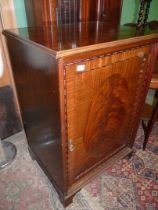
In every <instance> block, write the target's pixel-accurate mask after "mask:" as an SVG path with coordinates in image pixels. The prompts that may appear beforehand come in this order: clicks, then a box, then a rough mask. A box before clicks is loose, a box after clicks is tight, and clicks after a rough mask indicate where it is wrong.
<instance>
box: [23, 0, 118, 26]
mask: <svg viewBox="0 0 158 210" xmlns="http://www.w3.org/2000/svg"><path fill="white" fill-rule="evenodd" d="M25 8H26V16H27V22H28V26H49V25H51V24H54V23H56V22H58V23H62V24H63V23H64V24H65V23H77V22H85V21H103V22H104V21H106V22H110V24H111V25H113V26H114V25H115V26H117V25H118V24H119V22H120V16H121V9H122V0H117V1H116V0H51V1H50V0H38V1H37V0H25Z"/></svg>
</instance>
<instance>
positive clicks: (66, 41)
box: [6, 22, 158, 56]
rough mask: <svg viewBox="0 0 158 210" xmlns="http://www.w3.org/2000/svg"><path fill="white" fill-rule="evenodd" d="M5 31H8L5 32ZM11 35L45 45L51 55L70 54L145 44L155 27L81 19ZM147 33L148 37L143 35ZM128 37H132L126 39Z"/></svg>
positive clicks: (24, 30) (155, 33)
mask: <svg viewBox="0 0 158 210" xmlns="http://www.w3.org/2000/svg"><path fill="white" fill-rule="evenodd" d="M6 33H7V31H6ZM9 33H12V35H13V36H17V38H18V37H20V38H21V39H23V40H24V41H28V42H30V43H32V41H33V42H35V43H36V44H40V45H41V46H42V47H47V48H49V50H51V51H52V53H54V55H61V56H62V55H64V54H65V55H70V54H76V53H79V52H81V53H82V52H86V51H91V50H93V49H96V48H97V49H101V48H105V47H107V48H108V47H110V46H115V45H117V46H120V45H121V44H122V45H125V42H126V46H127V47H128V44H131V43H137V46H138V45H139V43H138V42H139V40H140V41H141V40H142V38H143V40H144V43H145V42H146V40H147V42H149V41H148V40H151V42H152V41H153V39H154V38H155V40H156V39H157V34H158V30H149V29H147V30H146V31H145V32H144V34H142V33H140V34H139V33H137V31H136V29H135V28H132V27H128V26H118V27H115V28H114V27H112V26H111V25H110V24H107V23H103V22H84V23H79V24H75V25H73V24H62V25H52V26H51V27H37V28H36V27H31V28H19V29H18V30H10V32H9ZM144 35H149V36H144ZM129 38H131V40H129Z"/></svg>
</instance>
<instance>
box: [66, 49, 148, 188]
mask: <svg viewBox="0 0 158 210" xmlns="http://www.w3.org/2000/svg"><path fill="white" fill-rule="evenodd" d="M149 51H150V48H149V47H141V48H136V49H131V50H127V51H125V52H120V53H114V54H109V55H103V56H100V57H95V58H92V59H87V60H86V61H82V62H78V63H74V64H72V63H71V64H70V65H69V64H67V65H66V67H65V74H66V77H65V78H66V80H65V88H66V91H67V93H66V107H67V133H68V144H69V149H68V161H67V164H68V172H69V184H72V183H73V182H74V181H75V180H78V179H80V178H81V177H82V176H83V175H84V174H86V173H87V172H89V171H90V170H92V169H93V168H94V167H96V166H97V165H99V164H101V163H102V162H104V161H105V160H106V159H108V158H109V157H110V156H112V155H114V154H115V153H117V152H118V151H120V150H121V149H123V148H125V147H127V146H128V144H130V142H131V141H133V139H132V136H133V130H134V126H135V124H136V123H137V122H138V119H139V117H140V114H139V112H140V108H141V106H142V101H144V98H145V95H144V94H143V91H144V89H146V77H147V76H148V75H147V63H148V54H149Z"/></svg>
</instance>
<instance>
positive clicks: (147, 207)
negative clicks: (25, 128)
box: [0, 124, 158, 210]
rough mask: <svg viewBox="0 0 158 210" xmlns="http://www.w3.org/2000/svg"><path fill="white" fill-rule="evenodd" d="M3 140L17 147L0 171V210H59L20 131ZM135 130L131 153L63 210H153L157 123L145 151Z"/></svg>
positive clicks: (157, 188) (157, 193)
mask: <svg viewBox="0 0 158 210" xmlns="http://www.w3.org/2000/svg"><path fill="white" fill-rule="evenodd" d="M7 140H9V141H11V142H13V143H14V144H15V145H16V146H17V148H18V154H17V157H16V159H15V160H14V162H13V163H12V164H11V165H10V166H8V167H7V168H5V169H3V170H1V171H0V210H63V209H64V208H63V207H62V205H61V203H60V201H59V200H58V196H57V194H56V192H55V190H54V188H53V187H52V185H51V184H50V182H49V180H48V179H47V177H46V176H45V174H44V173H43V171H42V170H41V169H40V167H39V166H38V164H37V162H36V161H33V160H32V159H31V158H30V155H29V153H28V150H27V142H26V138H25V135H24V133H23V132H21V133H18V134H16V135H14V136H12V137H10V138H8V139H7ZM142 141H143V131H142V129H139V131H138V134H137V138H136V142H135V154H134V155H133V157H132V159H130V160H127V159H123V160H121V161H119V162H117V164H115V165H114V166H113V167H112V168H109V169H108V170H105V171H103V173H102V174H100V176H98V177H97V178H96V179H95V180H93V181H92V182H90V183H89V184H88V185H87V186H85V187H84V188H83V189H82V190H81V191H80V192H79V193H77V195H76V196H75V197H74V201H73V204H71V205H70V206H68V207H67V208H66V209H67V210H134V209H137V210H157V209H158V124H156V125H155V127H154V130H153V132H152V135H151V137H150V141H149V143H148V146H147V149H146V151H142Z"/></svg>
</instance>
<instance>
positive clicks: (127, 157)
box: [126, 151, 134, 160]
mask: <svg viewBox="0 0 158 210" xmlns="http://www.w3.org/2000/svg"><path fill="white" fill-rule="evenodd" d="M133 154H134V151H132V152H130V153H129V154H128V155H127V156H126V159H127V160H130V159H131V158H132V157H133Z"/></svg>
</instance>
